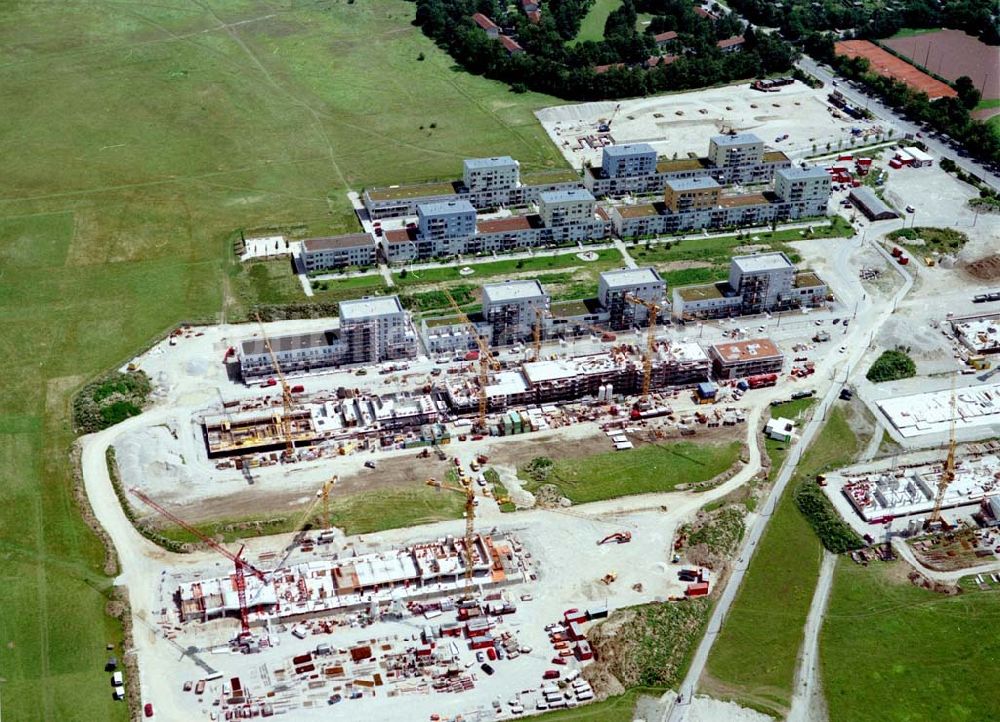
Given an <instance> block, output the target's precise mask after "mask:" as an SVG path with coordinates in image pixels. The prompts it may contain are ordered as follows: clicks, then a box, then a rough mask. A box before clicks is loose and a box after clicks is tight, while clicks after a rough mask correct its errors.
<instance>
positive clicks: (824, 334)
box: [813, 331, 830, 343]
mask: <svg viewBox="0 0 1000 722" xmlns="http://www.w3.org/2000/svg"><path fill="white" fill-rule="evenodd" d="M829 340H830V332H829V331H817V332H816V335H815V336H813V341H815V342H816V343H823V342H824V341H829Z"/></svg>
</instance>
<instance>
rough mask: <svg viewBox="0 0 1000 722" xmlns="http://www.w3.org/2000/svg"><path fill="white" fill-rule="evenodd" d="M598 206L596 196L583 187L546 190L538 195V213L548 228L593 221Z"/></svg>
mask: <svg viewBox="0 0 1000 722" xmlns="http://www.w3.org/2000/svg"><path fill="white" fill-rule="evenodd" d="M596 207H597V201H596V199H595V198H594V196H593V195H592V194H591V193H590V191H588V190H585V189H583V188H573V189H571V190H564V191H545V192H544V193H542V194H540V195H539V197H538V214H539V215H540V216H541V217H542V222H543V223H544V224H545V227H546V228H556V227H558V226H566V225H570V224H573V223H585V222H590V221H593V220H594V210H595V209H596Z"/></svg>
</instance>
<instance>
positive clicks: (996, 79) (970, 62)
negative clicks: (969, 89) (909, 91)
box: [882, 30, 1000, 100]
mask: <svg viewBox="0 0 1000 722" xmlns="http://www.w3.org/2000/svg"><path fill="white" fill-rule="evenodd" d="M882 42H883V43H885V44H886V45H888V46H889V47H890V48H892V49H893V50H895V51H896V52H897V53H899V54H900V55H903V56H905V57H907V58H909V59H910V60H911V61H913V62H914V63H916V64H917V65H922V66H923V67H925V68H927V69H928V70H930V71H931V72H932V73H937V74H938V75H940V76H941V77H942V78H947V79H948V80H951V81H955V80H957V79H958V78H960V77H961V76H963V75H967V76H968V77H969V78H971V79H972V83H973V85H975V86H976V88H978V89H979V90H980V91H981V92H982V94H983V98H984V99H985V100H994V99H996V98H1000V73H998V72H996V69H997V66H998V65H1000V48H997V47H996V46H993V45H987V44H986V43H984V42H983V41H982V40H980V39H979V38H974V37H972V36H971V35H969V34H968V33H964V32H962V31H961V30H936V31H933V32H925V33H920V34H919V35H903V36H900V35H896V36H893V37H891V38H889V39H887V40H883V41H882Z"/></svg>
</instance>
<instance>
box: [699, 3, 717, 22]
mask: <svg viewBox="0 0 1000 722" xmlns="http://www.w3.org/2000/svg"><path fill="white" fill-rule="evenodd" d="M694 14H695V15H697V16H698V17H700V18H705V19H706V20H712V21H713V22H714V21H715V20H718V19H719V16H718V15H716V14H715V13H712V12H709V11H708V10H706V9H705V8H703V7H702V6H701V5H695V6H694Z"/></svg>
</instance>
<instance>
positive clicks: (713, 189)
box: [663, 177, 722, 213]
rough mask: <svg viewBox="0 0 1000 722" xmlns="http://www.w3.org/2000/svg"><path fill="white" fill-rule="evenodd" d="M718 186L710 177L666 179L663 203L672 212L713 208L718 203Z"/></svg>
mask: <svg viewBox="0 0 1000 722" xmlns="http://www.w3.org/2000/svg"><path fill="white" fill-rule="evenodd" d="M721 192H722V186H720V185H719V184H718V183H717V182H716V181H715V180H714V179H712V178H707V177H706V178H684V179H677V180H668V181H667V184H666V188H664V190H663V203H664V204H665V205H666V207H667V208H668V209H670V211H671V212H673V213H685V212H687V211H693V210H702V209H710V208H715V207H716V206H717V205H719V194H720V193H721Z"/></svg>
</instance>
